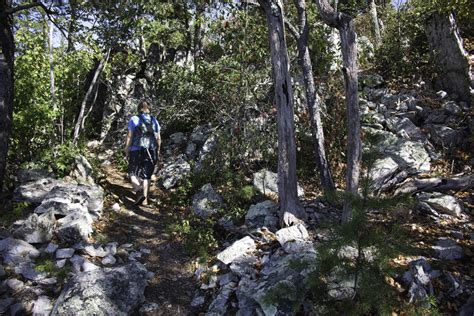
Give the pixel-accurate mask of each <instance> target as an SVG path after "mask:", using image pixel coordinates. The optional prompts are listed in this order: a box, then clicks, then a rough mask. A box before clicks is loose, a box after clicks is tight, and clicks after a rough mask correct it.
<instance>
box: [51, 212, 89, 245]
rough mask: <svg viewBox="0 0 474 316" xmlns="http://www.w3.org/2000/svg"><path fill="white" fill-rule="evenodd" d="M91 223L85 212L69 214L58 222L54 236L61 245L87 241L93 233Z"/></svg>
mask: <svg viewBox="0 0 474 316" xmlns="http://www.w3.org/2000/svg"><path fill="white" fill-rule="evenodd" d="M92 222H93V220H92V217H91V216H90V215H89V213H87V212H81V211H75V212H71V213H69V214H68V215H67V216H65V217H63V218H61V219H59V220H58V222H57V223H58V227H57V229H56V234H57V236H58V238H59V239H60V240H61V241H62V242H63V243H69V244H74V243H77V242H81V241H87V239H88V237H89V234H91V233H92V231H93V229H92Z"/></svg>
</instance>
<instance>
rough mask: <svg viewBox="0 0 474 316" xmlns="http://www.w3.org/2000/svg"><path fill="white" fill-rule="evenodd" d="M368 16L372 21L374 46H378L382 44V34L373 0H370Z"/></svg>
mask: <svg viewBox="0 0 474 316" xmlns="http://www.w3.org/2000/svg"><path fill="white" fill-rule="evenodd" d="M370 16H371V18H372V23H373V24H374V35H375V46H376V47H377V48H378V47H380V45H382V34H381V32H380V23H379V17H378V14H377V5H376V4H375V0H370Z"/></svg>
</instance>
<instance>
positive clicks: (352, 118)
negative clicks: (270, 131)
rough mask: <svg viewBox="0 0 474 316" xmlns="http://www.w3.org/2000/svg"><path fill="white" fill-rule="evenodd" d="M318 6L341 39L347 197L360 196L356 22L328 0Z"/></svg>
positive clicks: (344, 215) (347, 209)
mask: <svg viewBox="0 0 474 316" xmlns="http://www.w3.org/2000/svg"><path fill="white" fill-rule="evenodd" d="M316 5H317V6H318V9H319V14H320V16H321V18H322V19H323V20H324V22H325V23H326V24H327V25H329V26H331V27H334V28H337V29H338V30H339V34H340V36H341V49H342V63H343V69H342V72H343V74H344V81H345V90H346V91H345V95H346V112H347V120H348V130H349V133H348V137H347V142H348V145H347V176H346V193H347V194H352V195H355V194H358V192H357V191H358V188H359V175H360V161H361V150H362V142H361V137H360V113H359V97H358V90H357V89H358V76H357V45H356V32H355V26H354V21H353V19H352V18H351V17H350V16H349V15H347V14H344V13H341V12H336V11H335V10H334V9H333V8H332V7H331V5H330V4H329V3H328V1H327V0H316ZM347 201H348V199H346V201H345V203H344V210H343V213H342V218H341V220H342V222H347V221H348V220H349V219H350V218H351V216H352V210H351V208H350V205H349V204H348V202H347Z"/></svg>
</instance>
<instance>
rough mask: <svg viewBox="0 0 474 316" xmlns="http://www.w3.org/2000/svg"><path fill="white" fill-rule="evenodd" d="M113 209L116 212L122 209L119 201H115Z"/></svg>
mask: <svg viewBox="0 0 474 316" xmlns="http://www.w3.org/2000/svg"><path fill="white" fill-rule="evenodd" d="M112 210H114V211H115V212H119V211H120V205H119V204H118V203H114V205H112Z"/></svg>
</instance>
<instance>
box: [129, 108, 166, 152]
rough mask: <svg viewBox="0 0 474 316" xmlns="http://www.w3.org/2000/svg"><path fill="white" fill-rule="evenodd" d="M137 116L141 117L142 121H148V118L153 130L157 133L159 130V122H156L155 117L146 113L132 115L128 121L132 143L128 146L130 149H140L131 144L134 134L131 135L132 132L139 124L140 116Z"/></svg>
mask: <svg viewBox="0 0 474 316" xmlns="http://www.w3.org/2000/svg"><path fill="white" fill-rule="evenodd" d="M139 116H140V117H141V119H142V121H150V120H151V121H152V124H153V130H154V131H155V134H158V133H159V132H160V130H161V127H160V124H159V123H158V121H157V120H156V118H155V117H154V116H151V115H150V114H148V113H141V114H139V115H134V116H132V118H131V119H130V121H129V122H128V130H129V131H131V132H132V145H131V146H130V151H134V150H139V149H140V147H139V146H137V145H134V144H133V138H134V136H135V135H133V133H134V132H135V130H136V128H137V127H138V126H139V125H140V117H139Z"/></svg>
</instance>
